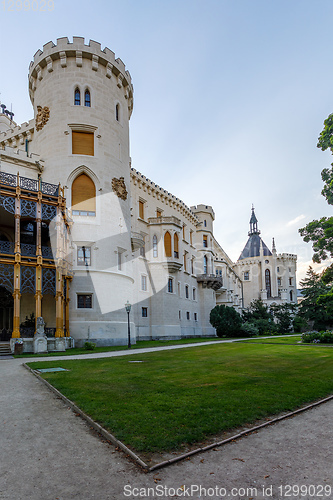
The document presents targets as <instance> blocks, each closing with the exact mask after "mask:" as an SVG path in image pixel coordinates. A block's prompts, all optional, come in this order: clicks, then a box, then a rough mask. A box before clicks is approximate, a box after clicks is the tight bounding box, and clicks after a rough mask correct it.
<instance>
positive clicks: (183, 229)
mask: <svg viewBox="0 0 333 500" xmlns="http://www.w3.org/2000/svg"><path fill="white" fill-rule="evenodd" d="M185 227H186V226H183V240H185Z"/></svg>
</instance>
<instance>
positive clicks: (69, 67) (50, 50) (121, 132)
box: [29, 37, 133, 344]
mask: <svg viewBox="0 0 333 500" xmlns="http://www.w3.org/2000/svg"><path fill="white" fill-rule="evenodd" d="M29 94H30V99H31V102H32V104H33V107H34V119H35V130H34V134H33V140H32V143H31V145H30V152H33V153H36V154H39V155H40V156H41V159H42V160H43V161H44V165H45V168H44V171H43V173H42V180H43V181H44V182H50V183H53V184H58V183H60V184H61V185H62V186H65V197H66V200H67V206H68V207H71V212H72V219H73V222H74V224H73V228H72V239H73V244H72V250H73V270H74V279H73V283H72V288H71V293H70V298H71V306H70V307H71V309H70V318H71V320H70V328H71V335H73V336H74V337H76V338H77V339H78V340H80V339H81V340H82V341H83V340H85V339H87V338H89V339H91V340H95V341H97V342H98V343H100V344H103V343H104V344H110V343H117V344H121V343H125V341H126V337H127V329H126V327H127V326H126V325H127V323H126V312H125V309H124V304H125V303H126V302H127V301H128V300H129V301H131V299H132V286H133V279H132V269H131V266H132V264H131V233H130V157H129V120H130V117H131V113H132V109H133V86H132V82H131V76H130V74H129V72H128V71H127V70H126V69H125V65H124V63H123V62H122V61H121V60H120V59H116V58H115V54H114V53H113V52H112V51H111V50H109V49H108V48H105V49H104V50H102V49H101V45H100V44H99V43H97V42H95V41H92V40H90V42H89V44H88V45H86V44H85V43H84V38H81V37H74V38H73V42H72V43H71V42H69V40H68V38H59V39H58V40H57V43H56V44H54V43H53V42H49V43H47V44H46V45H44V46H43V51H41V50H38V51H37V52H36V54H35V56H34V60H33V61H32V62H31V63H30V67H29ZM79 343H80V342H79Z"/></svg>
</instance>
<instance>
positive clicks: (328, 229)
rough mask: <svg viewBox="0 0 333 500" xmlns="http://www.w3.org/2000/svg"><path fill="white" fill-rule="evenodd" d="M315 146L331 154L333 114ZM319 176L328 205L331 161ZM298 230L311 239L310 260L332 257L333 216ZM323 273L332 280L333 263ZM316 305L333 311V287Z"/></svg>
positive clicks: (332, 201) (332, 190)
mask: <svg viewBox="0 0 333 500" xmlns="http://www.w3.org/2000/svg"><path fill="white" fill-rule="evenodd" d="M317 147H318V148H320V149H321V150H322V151H326V150H327V149H329V150H330V151H331V153H332V154H333V114H330V115H329V116H328V118H327V119H326V120H325V121H324V129H323V130H322V132H321V133H320V135H319V138H318V144H317ZM321 178H322V180H323V181H324V187H323V189H322V192H321V194H322V195H323V196H324V197H325V198H326V201H327V203H328V204H329V205H333V163H331V168H330V169H328V168H324V170H323V171H322V172H321ZM299 232H300V234H301V236H302V237H303V240H304V241H306V242H309V241H312V248H313V250H314V254H313V257H312V260H313V261H314V262H318V263H319V262H322V261H323V260H326V259H328V258H331V257H333V217H322V218H321V219H319V220H314V221H312V222H309V224H307V225H306V226H305V227H303V228H301V229H300V230H299ZM324 274H326V275H327V278H326V279H327V281H326V283H328V282H329V281H330V282H332V279H331V277H332V274H333V264H331V265H330V266H329V267H328V268H327V269H326V271H325V273H324ZM324 279H325V278H324ZM309 302H310V300H309V301H308V303H309ZM316 305H318V306H321V307H324V309H325V313H327V312H328V311H329V310H330V311H333V289H331V288H329V289H326V291H324V292H323V295H322V296H321V297H320V298H319V297H317V298H316Z"/></svg>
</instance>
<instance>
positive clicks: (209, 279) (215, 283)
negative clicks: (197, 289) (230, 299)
mask: <svg viewBox="0 0 333 500" xmlns="http://www.w3.org/2000/svg"><path fill="white" fill-rule="evenodd" d="M197 282H198V283H201V284H202V288H212V289H213V290H215V291H216V290H219V289H220V288H221V287H222V286H223V280H222V277H221V276H216V275H215V274H198V275H197Z"/></svg>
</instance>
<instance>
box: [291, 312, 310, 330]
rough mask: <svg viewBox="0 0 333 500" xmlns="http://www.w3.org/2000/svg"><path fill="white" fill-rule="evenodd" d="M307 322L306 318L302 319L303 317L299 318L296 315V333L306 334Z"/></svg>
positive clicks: (294, 322)
mask: <svg viewBox="0 0 333 500" xmlns="http://www.w3.org/2000/svg"><path fill="white" fill-rule="evenodd" d="M307 325H308V323H307V321H306V319H305V318H302V316H299V315H298V314H296V316H295V317H294V319H293V329H294V332H304V330H306V328H307Z"/></svg>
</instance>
